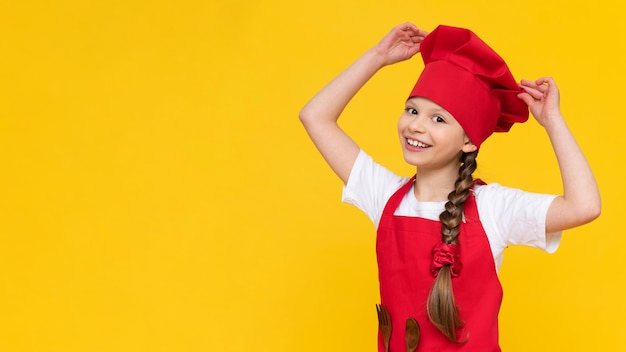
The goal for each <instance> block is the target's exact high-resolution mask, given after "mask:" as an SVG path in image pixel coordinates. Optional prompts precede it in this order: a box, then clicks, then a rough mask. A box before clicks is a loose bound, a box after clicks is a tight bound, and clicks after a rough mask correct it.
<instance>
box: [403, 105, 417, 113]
mask: <svg viewBox="0 0 626 352" xmlns="http://www.w3.org/2000/svg"><path fill="white" fill-rule="evenodd" d="M404 111H406V112H408V113H409V114H411V115H417V110H415V109H414V108H411V107H407V108H404Z"/></svg>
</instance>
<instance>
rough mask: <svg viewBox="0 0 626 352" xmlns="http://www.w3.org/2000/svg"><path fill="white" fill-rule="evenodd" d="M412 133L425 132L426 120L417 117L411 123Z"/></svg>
mask: <svg viewBox="0 0 626 352" xmlns="http://www.w3.org/2000/svg"><path fill="white" fill-rule="evenodd" d="M409 130H410V131H411V132H424V119H423V118H422V117H421V116H415V117H414V118H413V120H411V122H410V123H409Z"/></svg>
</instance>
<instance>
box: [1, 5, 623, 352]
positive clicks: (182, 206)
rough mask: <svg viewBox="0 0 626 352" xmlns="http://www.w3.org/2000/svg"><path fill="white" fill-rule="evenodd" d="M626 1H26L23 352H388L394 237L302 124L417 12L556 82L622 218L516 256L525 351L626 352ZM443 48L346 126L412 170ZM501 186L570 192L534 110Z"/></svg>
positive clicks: (14, 21)
mask: <svg viewBox="0 0 626 352" xmlns="http://www.w3.org/2000/svg"><path fill="white" fill-rule="evenodd" d="M624 6H625V5H624V2H623V1H619V0H613V1H610V0H598V1H594V2H587V1H585V2H583V1H553V2H544V1H536V0H530V1H517V2H508V1H486V0H476V1H460V0H454V1H427V2H426V1H397V0H396V1H388V0H385V1H363V0H360V1H354V0H347V1H336V0H334V1H328V0H322V1H314V2H300V1H281V0H271V1H263V2H262V1H243V0H242V1H235V0H233V1H226V0H224V1H221V2H215V1H208V2H206V1H188V0H180V1H171V2H169V1H127V0H125V1H121V0H114V1H102V2H95V1H94V2H92V1H68V0H66V1H7V0H5V1H2V4H0V33H2V34H1V35H0V80H1V81H0V82H1V88H0V109H1V116H0V165H1V170H0V175H1V176H0V350H1V351H222V352H224V351H247V350H258V351H374V350H375V345H376V334H377V325H376V315H375V309H374V304H375V303H377V301H378V287H377V284H378V282H377V274H376V265H375V264H376V263H375V254H374V236H375V233H374V229H373V226H372V225H371V224H370V223H369V220H368V219H367V218H366V217H365V215H363V214H362V213H360V212H359V211H358V210H357V209H355V208H353V207H351V206H348V205H345V204H342V203H341V202H340V194H341V183H340V181H339V180H338V179H337V178H336V176H334V175H333V174H332V172H331V171H330V169H329V168H328V167H327V166H326V165H325V164H324V162H323V160H322V158H321V157H320V156H319V155H318V153H317V151H316V150H315V149H314V147H313V145H312V143H311V142H310V141H309V140H308V138H307V136H306V134H305V132H304V129H303V128H302V127H301V125H300V123H299V121H298V117H297V115H298V111H299V110H300V108H301V107H302V106H303V105H304V104H305V103H306V101H307V100H308V99H309V98H310V97H311V96H312V95H313V94H314V93H315V92H316V91H317V90H319V89H320V88H321V87H322V86H323V85H324V84H325V83H326V82H328V81H329V80H330V79H332V78H333V77H334V76H335V75H336V74H338V73H339V72H340V71H341V70H342V69H343V68H345V67H346V66H347V65H349V64H350V63H351V62H352V61H353V60H354V59H356V58H357V57H358V56H359V55H360V54H361V53H362V52H363V51H364V50H366V49H367V48H369V47H370V46H372V45H374V44H375V43H376V42H377V41H378V40H379V39H380V38H382V36H383V35H384V34H386V33H387V32H388V31H389V29H391V27H393V26H394V25H396V24H399V23H401V22H404V21H412V22H414V23H416V24H418V26H420V27H422V28H425V29H427V30H429V31H430V30H432V29H434V28H435V26H436V25H437V24H439V23H445V24H449V25H454V26H461V27H468V28H471V29H473V30H474V31H475V32H476V33H477V34H478V35H479V36H481V37H482V38H483V39H484V40H485V41H487V42H488V43H489V44H490V45H491V46H492V47H494V48H495V49H496V50H497V51H498V52H499V53H500V54H501V55H502V56H503V57H504V58H505V59H506V60H507V62H508V63H509V66H510V67H511V69H512V70H513V72H514V74H515V76H516V78H518V79H521V78H533V79H534V78H537V77H539V76H541V75H552V76H554V77H555V78H556V80H557V83H558V84H559V86H560V89H561V93H562V99H561V101H562V110H563V112H564V114H565V116H566V117H567V119H568V121H569V124H570V127H571V129H572V130H573V132H574V134H575V135H576V136H577V138H578V140H579V142H580V144H581V145H582V147H583V149H584V150H585V153H586V155H587V156H588V159H589V161H590V163H591V165H592V167H593V169H594V170H595V173H596V176H597V179H598V182H599V184H600V187H601V191H602V196H603V206H604V208H603V214H602V216H601V217H600V218H599V219H598V220H597V221H595V222H594V223H592V224H589V225H586V226H584V227H581V228H578V229H574V230H570V231H567V232H566V233H565V235H564V238H563V241H562V245H561V247H560V248H559V251H558V252H557V253H556V254H554V255H547V254H545V253H543V252H541V251H538V250H534V249H528V248H511V249H509V250H508V251H507V253H506V258H505V261H504V266H503V268H502V271H501V280H502V282H503V285H504V290H505V298H504V303H503V307H502V311H501V315H500V317H501V344H502V347H503V349H504V350H505V351H529V350H533V351H623V350H626V339H625V338H624V330H625V329H626V324H625V323H624V316H625V314H626V309H625V304H624V300H623V297H624V292H623V287H624V282H625V279H626V277H625V276H626V275H625V274H624V272H625V269H624V266H625V259H624V258H625V257H626V255H625V254H624V253H625V252H624V248H625V247H626V240H625V237H626V236H624V233H625V231H624V221H623V219H624V210H625V209H626V207H625V206H624V205H623V203H624V198H625V195H626V194H625V192H624V187H623V180H624V172H625V171H626V169H625V167H624V161H625V160H624V153H623V145H624V128H625V127H626V122H624V113H623V111H624V105H623V104H624V101H625V95H624V93H625V91H626V89H624V81H625V80H626V73H625V69H624V62H626V57H625V55H624V54H625V39H624V38H625V37H626V30H625V29H624V15H625V14H626V11H625V9H624ZM421 67H422V66H421V60H420V58H419V57H416V58H415V59H414V60H411V61H408V62H404V63H401V64H398V65H395V66H393V67H388V68H385V69H384V70H382V71H381V72H380V73H379V74H378V75H377V76H376V77H375V78H374V79H372V80H371V81H370V83H369V84H368V85H367V86H366V87H365V88H364V89H363V90H362V91H361V93H360V94H359V95H358V96H357V97H356V98H355V100H354V101H353V104H352V105H350V107H349V108H348V109H347V110H346V112H345V116H343V120H342V121H343V122H342V125H343V126H344V127H345V129H346V130H347V131H349V133H350V134H351V135H353V136H354V138H355V139H356V140H357V141H358V142H359V143H360V145H361V146H362V147H363V148H365V149H366V150H367V151H368V152H369V153H371V154H372V155H373V156H374V157H375V158H376V159H377V160H378V161H380V162H381V163H383V164H385V165H387V166H388V167H389V168H391V169H393V170H394V171H396V172H398V173H402V174H410V173H411V172H412V171H413V170H411V168H410V167H408V166H406V165H405V164H404V162H403V160H402V157H401V154H400V150H399V147H398V145H397V137H396V133H395V124H396V120H397V118H398V116H399V114H400V112H401V110H402V108H403V102H404V97H405V96H406V94H407V93H408V90H409V89H410V88H411V87H412V84H413V83H414V80H415V79H416V78H417V75H418V74H419V72H420V70H421ZM477 175H478V176H479V177H482V178H483V179H485V180H487V181H491V182H494V181H497V182H499V183H502V184H505V185H509V186H514V187H519V188H523V189H526V190H529V191H537V192H550V193H553V192H560V179H559V174H558V169H557V167H556V162H555V159H554V156H553V154H552V152H551V148H550V145H549V142H548V140H547V137H546V136H545V133H544V132H543V130H542V129H541V128H540V127H539V126H538V124H537V123H536V122H535V121H534V120H531V121H529V122H528V123H527V124H524V125H521V126H516V127H514V128H513V130H512V132H511V133H509V134H507V135H497V136H494V137H493V138H491V139H490V140H489V141H487V142H486V143H485V144H484V146H483V148H482V150H481V155H480V156H479V171H478V173H477Z"/></svg>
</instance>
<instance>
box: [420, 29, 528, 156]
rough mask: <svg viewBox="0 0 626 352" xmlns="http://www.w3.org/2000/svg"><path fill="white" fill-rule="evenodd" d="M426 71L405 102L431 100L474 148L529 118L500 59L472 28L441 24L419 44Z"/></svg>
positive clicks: (517, 90)
mask: <svg viewBox="0 0 626 352" xmlns="http://www.w3.org/2000/svg"><path fill="white" fill-rule="evenodd" d="M420 51H421V53H422V58H423V59H424V65H425V66H424V70H423V71H422V74H421V75H420V77H419V79H418V80H417V83H415V87H413V90H412V91H411V95H410V96H409V98H412V97H415V96H420V97H424V98H427V99H430V100H432V101H433V102H435V103H437V104H438V105H440V106H441V107H443V108H444V109H446V110H447V111H448V112H450V113H451V114H452V116H454V118H455V119H456V120H457V121H458V122H459V124H461V126H462V127H463V129H464V130H465V133H467V135H468V137H469V138H470V139H471V141H472V143H474V145H476V147H480V144H481V143H482V142H483V141H484V140H485V139H487V137H489V136H490V135H491V134H492V133H493V132H507V131H508V130H509V129H510V128H511V126H513V124H514V123H515V122H525V121H526V120H528V106H527V105H526V104H525V103H524V102H523V101H522V100H520V99H519V98H517V94H519V93H521V92H522V90H521V88H519V86H518V85H517V82H516V81H515V79H514V78H513V75H512V74H511V71H509V68H508V67H507V65H506V63H505V62H504V60H503V59H502V58H501V57H500V56H499V55H498V54H497V53H496V52H495V51H493V49H491V48H490V47H489V46H488V45H487V44H485V42H483V41H482V40H481V39H480V38H478V37H477V36H476V34H474V33H472V32H471V31H470V30H467V29H463V28H456V27H449V26H443V25H440V26H438V27H437V28H435V30H434V31H432V32H431V33H430V34H429V35H428V36H426V38H424V40H423V41H422V43H421V44H420Z"/></svg>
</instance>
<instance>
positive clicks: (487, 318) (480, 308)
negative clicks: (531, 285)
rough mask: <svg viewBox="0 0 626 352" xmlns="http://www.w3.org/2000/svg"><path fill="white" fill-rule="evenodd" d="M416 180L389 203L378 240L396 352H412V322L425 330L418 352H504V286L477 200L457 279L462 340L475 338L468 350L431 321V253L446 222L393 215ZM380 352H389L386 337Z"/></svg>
mask: <svg viewBox="0 0 626 352" xmlns="http://www.w3.org/2000/svg"><path fill="white" fill-rule="evenodd" d="M414 179H415V177H413V178H412V179H411V180H410V181H409V182H408V183H407V184H406V185H404V186H402V187H401V188H400V189H399V190H398V191H397V192H396V193H395V194H394V195H393V196H392V197H391V198H390V199H389V201H388V202H387V205H386V206H385V209H384V211H383V214H382V217H381V219H380V224H379V226H378V232H377V237H376V255H377V260H378V276H379V281H380V298H381V303H382V304H384V305H386V306H387V308H388V309H389V312H390V315H391V320H392V324H393V325H392V326H393V332H392V334H391V344H390V350H391V352H401V351H405V350H406V347H405V337H404V327H405V323H406V319H407V318H409V317H413V318H415V319H416V320H417V322H418V323H419V325H420V328H421V338H420V342H419V345H418V349H417V351H438V352H440V351H481V352H491V351H500V347H499V346H498V312H499V310H500V304H501V302H502V286H501V285H500V281H499V280H498V276H497V273H496V268H495V263H494V260H493V255H492V254H491V249H490V246H489V241H488V239H487V235H486V234H485V230H484V229H483V226H482V224H481V223H480V220H479V218H478V211H477V209H476V199H475V197H474V196H473V194H472V195H471V196H470V197H468V198H467V200H466V201H465V210H464V215H465V219H464V222H462V223H461V232H460V234H459V237H458V241H459V247H460V249H461V262H462V263H463V268H462V270H461V272H460V275H459V276H458V277H454V278H452V285H453V289H454V297H455V299H456V304H457V306H458V307H459V314H460V317H461V320H463V321H464V322H465V327H464V330H463V333H462V334H461V335H460V336H461V339H463V338H464V337H466V336H468V334H469V340H468V341H467V342H466V343H465V344H455V343H453V342H451V341H450V340H448V339H447V338H446V337H445V336H444V335H443V334H442V333H441V332H440V331H439V330H438V329H437V328H436V327H435V326H434V325H433V324H432V323H431V322H430V320H429V319H428V315H427V313H426V299H427V297H428V293H429V291H430V288H431V287H432V285H433V282H434V281H435V278H434V276H433V275H432V274H431V271H430V264H431V261H432V255H431V250H432V248H433V246H435V245H436V244H437V243H440V242H441V222H439V221H434V220H428V219H424V218H417V217H407V216H394V215H393V213H394V212H395V210H396V209H397V208H398V205H399V204H400V202H401V200H402V198H403V197H404V195H406V194H407V192H408V191H409V190H410V189H411V185H412V184H413V182H414ZM378 350H379V351H384V347H383V342H382V337H381V336H379V340H378Z"/></svg>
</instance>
